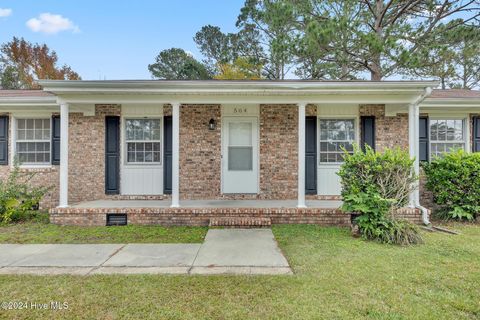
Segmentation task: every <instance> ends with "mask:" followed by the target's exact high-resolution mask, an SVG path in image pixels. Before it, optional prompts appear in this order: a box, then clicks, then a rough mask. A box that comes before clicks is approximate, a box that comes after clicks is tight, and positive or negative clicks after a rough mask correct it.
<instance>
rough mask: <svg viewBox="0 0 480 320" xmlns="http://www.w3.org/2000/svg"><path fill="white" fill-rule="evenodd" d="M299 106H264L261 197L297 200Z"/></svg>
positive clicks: (262, 110) (261, 140)
mask: <svg viewBox="0 0 480 320" xmlns="http://www.w3.org/2000/svg"><path fill="white" fill-rule="evenodd" d="M297 173H298V108H297V107H296V106H295V105H261V106H260V198H262V199H295V198H296V197H297V181H298V180H297V179H298V178H297V176H298V174H297Z"/></svg>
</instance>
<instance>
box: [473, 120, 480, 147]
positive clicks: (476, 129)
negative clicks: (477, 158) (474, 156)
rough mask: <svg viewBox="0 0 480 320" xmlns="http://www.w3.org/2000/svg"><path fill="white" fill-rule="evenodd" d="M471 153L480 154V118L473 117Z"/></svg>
mask: <svg viewBox="0 0 480 320" xmlns="http://www.w3.org/2000/svg"><path fill="white" fill-rule="evenodd" d="M472 151H473V152H480V117H478V116H477V117H473V144H472Z"/></svg>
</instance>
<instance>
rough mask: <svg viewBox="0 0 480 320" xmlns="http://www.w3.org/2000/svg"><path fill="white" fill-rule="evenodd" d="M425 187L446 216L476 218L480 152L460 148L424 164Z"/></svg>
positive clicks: (451, 217)
mask: <svg viewBox="0 0 480 320" xmlns="http://www.w3.org/2000/svg"><path fill="white" fill-rule="evenodd" d="M423 168H424V171H425V175H426V177H427V181H426V188H427V189H428V190H430V191H431V192H432V193H433V199H434V201H435V203H436V204H437V205H439V206H440V209H439V210H438V211H439V213H440V216H442V217H444V218H445V219H457V220H473V219H475V218H476V217H477V216H478V214H479V212H480V153H467V152H465V151H463V150H457V151H454V152H451V153H448V154H445V155H443V156H442V157H437V158H435V159H433V160H432V162H430V163H426V164H424V165H423Z"/></svg>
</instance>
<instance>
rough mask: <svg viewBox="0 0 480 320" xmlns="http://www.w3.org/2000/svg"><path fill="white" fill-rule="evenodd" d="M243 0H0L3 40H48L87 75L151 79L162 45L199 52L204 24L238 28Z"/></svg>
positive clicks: (0, 35) (0, 39) (66, 60)
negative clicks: (197, 40)
mask: <svg viewBox="0 0 480 320" xmlns="http://www.w3.org/2000/svg"><path fill="white" fill-rule="evenodd" d="M243 3H244V0H228V1H226V0H201V1H198V0H175V1H173V0H172V1H170V0H157V1H154V0H138V1H131V0H111V1H101V0H81V1H80V0H69V1H60V0H42V1H38V0H21V1H19V0H12V1H5V0H0V43H3V42H6V41H9V40H11V39H12V37H13V36H17V37H24V38H25V39H26V40H28V41H31V42H38V43H46V44H47V45H48V46H49V47H50V48H52V49H54V50H55V51H56V52H57V53H58V56H59V58H60V62H61V63H67V64H69V65H70V66H71V67H72V68H73V69H74V70H75V71H77V72H78V73H80V75H81V76H82V78H83V79H94V80H98V79H104V78H106V79H148V78H150V74H149V72H148V70H147V65H148V64H149V63H151V62H153V60H154V58H155V56H156V55H157V54H158V52H160V51H161V50H163V49H168V48H171V47H180V48H183V49H185V50H187V51H190V52H192V53H193V54H194V55H195V56H199V53H198V50H197V48H196V46H195V43H194V42H193V40H192V38H193V36H194V34H195V32H197V31H198V30H199V29H200V28H201V27H202V26H203V25H205V24H212V25H218V26H220V27H221V28H222V29H223V30H224V31H226V32H232V31H235V21H236V18H237V16H238V13H239V12H240V8H241V7H242V5H243Z"/></svg>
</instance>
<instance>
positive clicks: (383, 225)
mask: <svg viewBox="0 0 480 320" xmlns="http://www.w3.org/2000/svg"><path fill="white" fill-rule="evenodd" d="M413 163H414V161H413V160H412V159H410V156H409V154H408V153H407V152H405V151H402V150H401V149H398V148H396V149H386V150H385V151H384V152H382V153H379V152H375V151H374V150H373V149H372V148H370V147H368V146H367V147H366V148H365V151H362V150H361V149H360V148H358V146H355V148H354V152H353V154H348V153H347V152H345V156H344V163H343V164H342V166H341V167H340V170H339V172H338V175H339V176H340V178H341V184H342V197H343V206H342V209H343V210H344V211H346V212H354V213H359V214H360V216H359V217H358V218H356V223H357V224H358V227H359V229H360V232H361V234H362V236H363V237H364V238H366V239H369V240H376V241H379V242H381V243H390V244H400V245H410V244H415V243H421V242H422V238H421V236H420V234H419V232H418V228H417V227H416V226H415V225H413V224H411V223H409V222H407V221H399V220H396V219H395V217H394V215H393V212H394V211H395V210H396V209H397V208H399V207H403V206H405V205H406V204H407V203H408V196H409V194H410V192H411V191H412V190H413V188H414V184H415V182H416V181H417V176H416V175H415V173H414V170H413Z"/></svg>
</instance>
